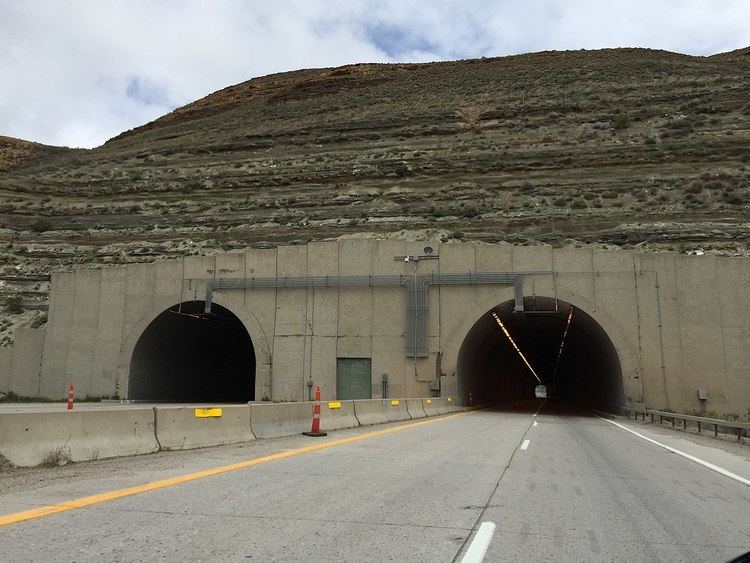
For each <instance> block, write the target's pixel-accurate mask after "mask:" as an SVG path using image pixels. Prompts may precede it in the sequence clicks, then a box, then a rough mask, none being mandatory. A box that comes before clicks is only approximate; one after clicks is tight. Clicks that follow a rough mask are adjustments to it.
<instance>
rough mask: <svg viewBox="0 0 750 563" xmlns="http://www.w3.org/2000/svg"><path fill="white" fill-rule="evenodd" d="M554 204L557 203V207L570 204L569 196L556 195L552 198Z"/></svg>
mask: <svg viewBox="0 0 750 563" xmlns="http://www.w3.org/2000/svg"><path fill="white" fill-rule="evenodd" d="M552 205H556V206H557V207H565V206H566V205H568V198H567V197H556V198H555V199H553V200H552Z"/></svg>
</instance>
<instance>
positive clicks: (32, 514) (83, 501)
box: [0, 412, 465, 527]
mask: <svg viewBox="0 0 750 563" xmlns="http://www.w3.org/2000/svg"><path fill="white" fill-rule="evenodd" d="M462 414H465V413H462V412H460V413H455V414H451V415H448V416H445V417H442V418H436V419H430V420H420V421H419V422H411V423H408V424H402V425H401V426H395V427H393V428H386V429H384V430H374V431H372V432H367V433H365V434H358V435H356V436H350V437H348V438H339V439H338V440H329V441H325V442H319V443H317V444H314V445H312V446H305V447H303V448H297V449H294V450H287V451H284V452H280V453H277V454H272V455H267V456H264V457H258V458H255V459H248V460H246V461H240V462H238V463H232V464H230V465H222V466H220V467H212V468H211V469H204V470H203V471H196V472H195V473H188V474H186V475H179V476H177V477H171V478H169V479H161V480H159V481H152V482H151V483H146V484H144V485H136V486H135V487H128V488H126V489H119V490H116V491H108V492H106V493H99V494H98V495H91V496H87V497H81V498H77V499H73V500H69V501H66V502H61V503H59V504H51V505H49V506H42V507H39V508H32V509H30V510H24V511H22V512H16V513H14V514H6V515H4V516H0V527H2V526H8V525H10V524H17V523H18V522H24V521H26V520H34V519H36V518H42V517H44V516H51V515H52V514H59V513H61V512H67V511H69V510H75V509H77V508H84V507H86V506H91V505H93V504H100V503H103V502H107V501H110V500H116V499H118V498H123V497H129V496H133V495H139V494H141V493H147V492H149V491H156V490H158V489H166V488H167V487H174V486H175V485H180V484H182V483H188V482H190V481H197V480H198V479H205V478H206V477H213V476H214V475H221V474H222V473H228V472H230V471H237V470H238V469H245V468H247V467H253V466H255V465H261V464H263V463H269V462H271V461H278V460H280V459H286V458H289V457H295V456H298V455H302V454H306V453H310V452H317V451H319V450H325V449H328V448H335V447H336V446H343V445H346V444H351V443H353V442H360V441H362V440H368V439H370V438H376V437H378V436H385V435H387V434H393V433H394V432H400V431H401V430H407V429H409V428H414V427H415V426H421V425H422V424H430V423H432V422H440V421H442V420H447V419H449V418H453V417H454V416H459V415H462Z"/></svg>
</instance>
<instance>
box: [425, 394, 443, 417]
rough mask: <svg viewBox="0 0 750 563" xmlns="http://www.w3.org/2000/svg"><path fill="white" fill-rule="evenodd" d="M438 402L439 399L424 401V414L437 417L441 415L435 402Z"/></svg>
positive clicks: (432, 398) (433, 398) (431, 398)
mask: <svg viewBox="0 0 750 563" xmlns="http://www.w3.org/2000/svg"><path fill="white" fill-rule="evenodd" d="M436 400H439V398H436V397H430V398H426V399H422V409H424V413H425V414H426V415H427V416H437V415H439V414H440V413H439V412H438V406H437V403H436V402H435V401H436Z"/></svg>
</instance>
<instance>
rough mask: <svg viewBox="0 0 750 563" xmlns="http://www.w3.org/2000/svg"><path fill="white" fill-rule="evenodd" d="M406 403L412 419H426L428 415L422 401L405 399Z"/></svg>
mask: <svg viewBox="0 0 750 563" xmlns="http://www.w3.org/2000/svg"><path fill="white" fill-rule="evenodd" d="M404 400H405V401H406V410H407V411H409V416H410V417H411V418H425V417H426V416H427V413H426V412H425V410H424V407H423V406H422V399H404Z"/></svg>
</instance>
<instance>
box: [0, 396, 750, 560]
mask: <svg viewBox="0 0 750 563" xmlns="http://www.w3.org/2000/svg"><path fill="white" fill-rule="evenodd" d="M540 406H541V410H539V412H538V413H537V412H536V411H537V410H538V409H539V408H540ZM415 422H416V421H415ZM415 422H412V423H406V424H399V425H393V424H392V425H384V426H376V427H367V428H359V429H354V430H349V431H343V432H336V433H331V434H330V435H329V436H328V437H326V438H322V439H314V438H307V437H302V436H299V437H297V436H295V437H290V438H284V439H278V440H265V441H257V442H254V443H250V444H246V445H243V446H238V447H219V448H206V449H203V450H194V451H192V452H167V453H162V454H155V455H153V456H139V457H137V458H123V459H119V460H101V461H98V462H91V463H85V464H76V465H75V466H68V467H62V468H52V469H44V470H41V469H35V470H28V471H26V472H23V471H21V472H20V473H19V472H5V473H0V514H3V515H5V516H4V517H3V516H0V554H2V558H3V559H4V560H6V561H25V560H51V559H66V560H74V561H86V560H98V561H101V560H155V559H161V560H163V559H166V560H183V561H184V560H206V559H208V558H211V559H213V560H239V559H243V560H244V559H255V560H287V561H288V560H305V561H454V560H456V561H459V560H461V558H462V557H463V555H464V554H465V553H466V551H467V550H468V549H469V548H470V546H472V544H473V542H474V540H475V538H476V537H477V534H476V531H477V530H478V529H479V527H480V525H481V524H482V523H484V522H491V523H493V524H494V525H495V528H494V533H493V534H492V535H491V537H490V538H489V543H488V544H487V546H486V556H485V560H486V561H509V560H518V561H539V560H558V561H573V560H576V561H625V560H627V561H657V560H658V561H727V560H729V559H731V558H733V557H736V556H737V555H739V554H741V553H743V552H745V551H748V550H750V486H748V485H747V484H745V483H743V482H742V481H741V480H736V479H734V478H732V477H728V476H726V475H723V474H721V473H718V472H717V471H715V470H712V469H710V468H708V467H705V466H704V465H701V464H700V463H697V462H695V461H693V460H690V459H686V458H685V457H683V456H681V455H678V454H676V453H674V452H670V451H668V450H666V449H664V448H662V447H660V446H658V445H656V444H653V443H651V442H649V441H647V440H646V439H644V437H639V436H636V435H634V434H632V433H629V432H627V431H626V430H624V429H622V428H620V427H618V426H615V425H614V424H612V423H610V422H608V421H606V420H603V419H600V418H597V417H595V416H591V415H586V414H585V413H583V412H581V411H577V410H574V409H571V408H568V407H562V406H559V405H553V404H550V403H546V404H544V405H543V406H542V404H541V403H538V402H534V403H527V404H524V405H519V406H517V407H516V408H513V409H509V408H506V409H486V410H478V411H472V412H468V413H461V414H456V415H450V416H446V417H439V418H434V419H427V420H426V421H423V422H419V423H415ZM619 422H620V423H621V424H623V425H625V426H626V427H628V428H633V429H635V430H636V431H637V432H639V433H641V434H642V436H645V437H651V438H652V439H654V440H657V441H659V442H661V443H664V444H667V445H670V446H672V447H674V448H676V449H678V450H680V451H683V450H684V451H685V452H686V453H688V454H690V455H693V456H695V457H697V458H699V459H701V460H703V459H705V460H706V461H708V462H710V463H712V464H714V465H717V466H720V467H724V468H725V469H728V470H729V472H730V473H733V474H736V475H738V476H741V478H744V479H750V462H748V460H747V457H743V456H741V455H739V456H738V455H736V454H732V453H728V452H726V451H723V450H721V449H719V448H712V447H710V446H708V447H707V446H701V445H697V444H695V443H693V442H690V441H688V440H686V439H683V438H680V437H679V436H677V435H676V434H675V435H674V436H672V435H668V434H660V433H657V432H651V431H650V430H648V429H644V428H642V427H640V426H636V425H634V424H631V423H627V422H625V421H619ZM391 430H394V431H391ZM384 431H387V432H384ZM350 438H351V440H349V439H350ZM316 440H319V441H316ZM312 444H315V445H317V444H328V445H329V446H330V447H325V448H322V449H316V450H310V449H309V448H308V447H309V446H310V445H312ZM300 448H307V449H305V450H300ZM279 454H281V455H279ZM269 456H271V457H269ZM274 456H275V457H274ZM249 459H254V460H256V461H255V462H253V464H251V465H244V466H242V467H241V468H228V469H225V470H222V472H219V473H217V474H215V475H211V476H197V477H195V478H194V479H192V480H187V481H180V480H179V479H178V482H176V483H174V484H165V485H163V486H161V485H160V486H159V487H154V488H149V486H148V485H147V484H148V483H152V482H154V481H158V480H163V479H166V478H173V477H179V476H181V475H191V474H194V473H195V472H198V471H204V470H206V469H210V468H215V467H225V466H226V465H228V464H235V463H238V462H241V461H243V460H249ZM133 486H137V487H141V488H140V489H138V491H137V494H130V495H128V496H122V495H120V496H118V494H116V493H117V491H122V490H123V489H125V488H128V487H133ZM141 489H143V490H141ZM92 494H98V495H100V496H99V497H97V502H96V503H92V504H89V505H87V506H80V507H79V505H80V504H81V503H78V504H76V503H73V504H64V503H65V502H66V501H70V500H73V499H77V498H81V497H86V496H88V495H92ZM46 506H53V507H56V509H55V510H56V511H57V512H56V513H54V514H50V515H46V516H39V517H34V518H31V519H28V520H24V521H18V522H13V516H12V515H14V514H18V513H20V512H23V511H28V510H30V509H34V508H38V507H46ZM8 515H11V516H8Z"/></svg>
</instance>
